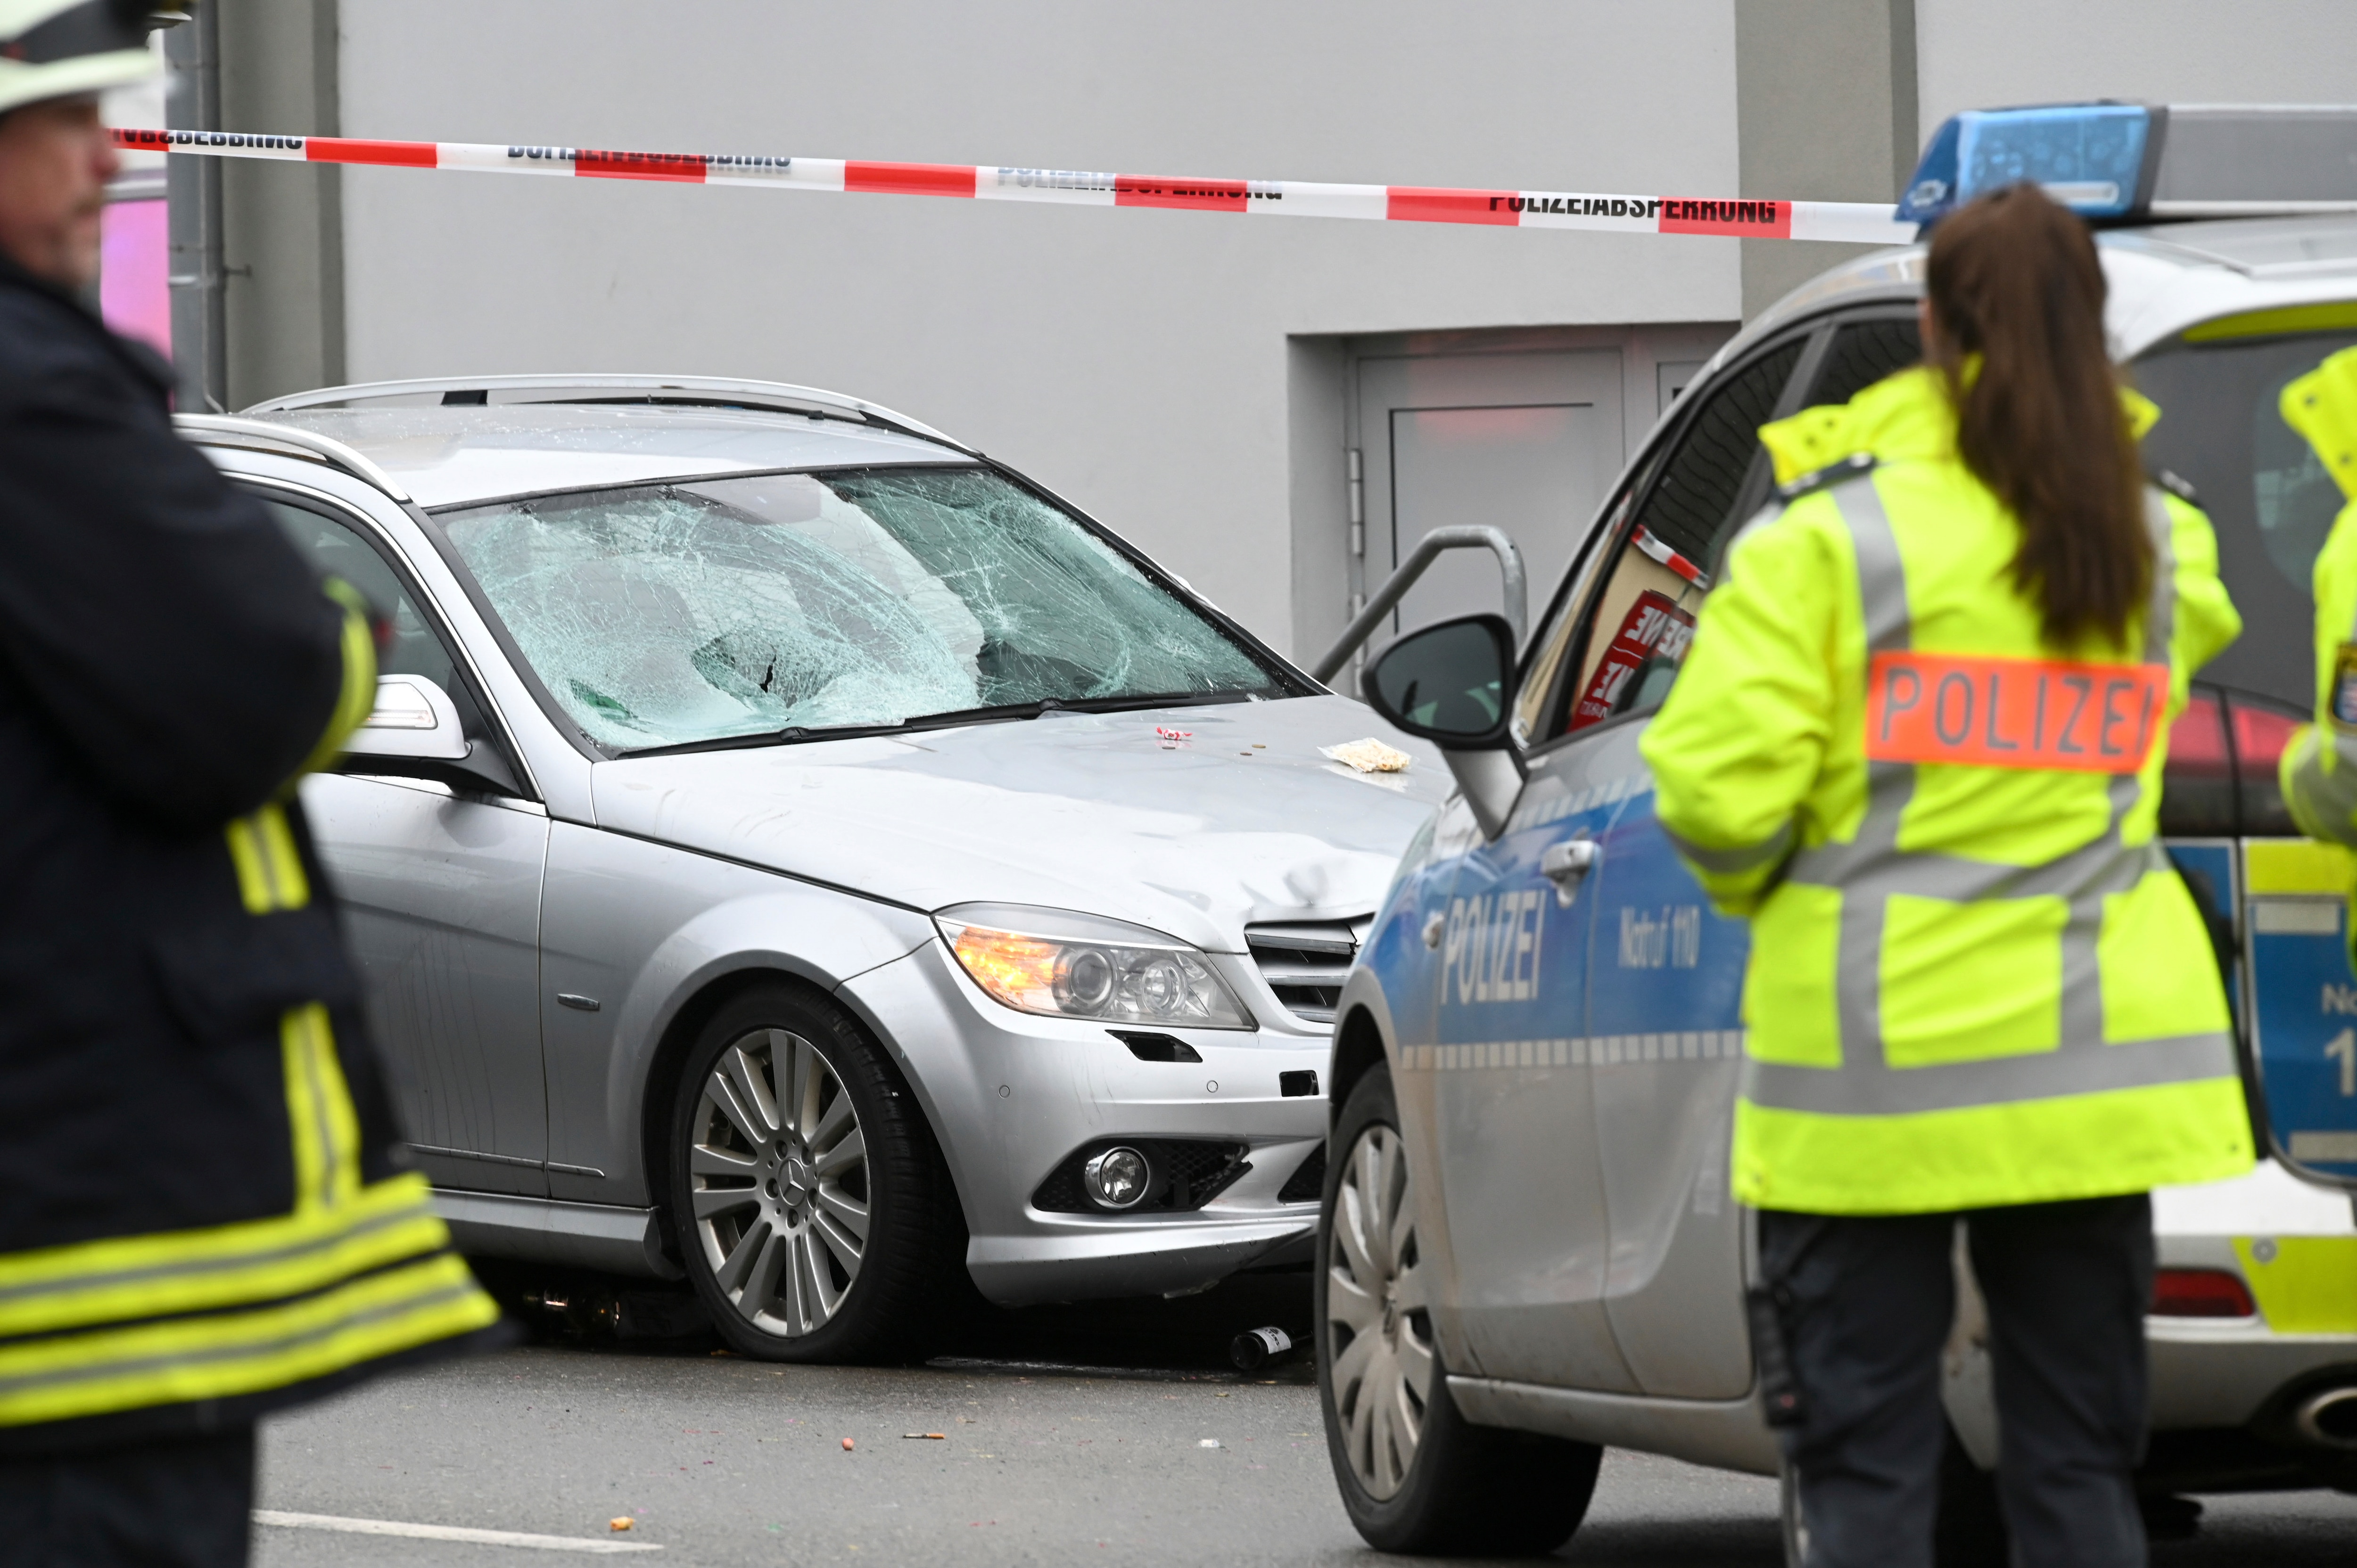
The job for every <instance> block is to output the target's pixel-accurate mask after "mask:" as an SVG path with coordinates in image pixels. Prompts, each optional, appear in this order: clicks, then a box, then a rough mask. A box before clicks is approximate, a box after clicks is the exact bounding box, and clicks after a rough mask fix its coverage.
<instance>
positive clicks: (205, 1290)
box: [0, 1172, 450, 1337]
mask: <svg viewBox="0 0 2357 1568" xmlns="http://www.w3.org/2000/svg"><path fill="white" fill-rule="evenodd" d="M427 1190H428V1189H427V1187H426V1185H425V1177H424V1176H420V1175H418V1174H416V1173H415V1172H409V1173H405V1174H404V1175H402V1176H395V1177H394V1178H393V1180H391V1181H388V1182H380V1183H378V1184H377V1185H376V1186H374V1187H370V1188H369V1189H368V1190H367V1191H365V1192H363V1193H362V1194H361V1196H360V1197H359V1198H357V1199H356V1200H355V1201H353V1202H351V1203H350V1204H346V1205H343V1206H340V1207H339V1208H334V1209H331V1210H322V1211H319V1213H318V1214H317V1215H316V1216H314V1217H312V1218H311V1219H307V1222H306V1223H304V1224H303V1225H301V1226H299V1227H298V1226H290V1225H289V1224H288V1223H287V1222H286V1221H285V1220H284V1219H277V1220H272V1221H269V1222H267V1223H266V1224H265V1225H263V1226H255V1227H223V1228H222V1229H221V1230H212V1231H199V1232H196V1233H194V1234H195V1235H197V1236H200V1237H203V1238H204V1239H205V1240H208V1241H210V1242H211V1243H212V1244H213V1246H214V1247H215V1248H217V1249H219V1250H218V1251H211V1252H210V1253H209V1254H208V1255H203V1256H199V1257H194V1258H188V1257H180V1258H174V1259H170V1260H166V1261H158V1260H156V1259H155V1258H154V1257H152V1256H130V1257H126V1256H124V1255H123V1254H124V1253H134V1252H143V1253H152V1252H153V1251H154V1249H153V1248H152V1247H151V1246H148V1245H146V1243H149V1242H152V1241H154V1240H164V1239H163V1238H147V1237H143V1238H139V1239H138V1241H137V1242H136V1243H134V1244H128V1245H126V1244H124V1243H121V1242H106V1243H91V1244H87V1245H85V1246H84V1247H78V1248H71V1249H60V1250H59V1251H71V1252H74V1253H77V1254H81V1255H79V1256H76V1257H74V1258H73V1259H71V1260H70V1262H73V1263H75V1264H78V1265H80V1266H79V1267H78V1268H77V1269H76V1270H75V1271H74V1272H72V1273H63V1274H56V1275H53V1276H52V1277H50V1278H48V1279H19V1278H17V1277H16V1276H17V1274H18V1272H19V1271H17V1270H16V1269H15V1268H14V1267H8V1268H5V1269H0V1337H15V1336H19V1335H26V1334H52V1333H57V1332H59V1331H61V1330H65V1329H79V1328H90V1327H94V1326H98V1325H100V1324H105V1323H121V1322H125V1321H128V1320H132V1319H136V1318H148V1317H162V1316H169V1315H171V1314H175V1313H185V1312H209V1311H211V1310H213V1309H215V1308H218V1307H223V1306H235V1305H239V1304H241V1303H245V1302H254V1301H273V1300H276V1299H278V1298H280V1297H282V1296H291V1295H300V1294H306V1293H307V1292H311V1291H317V1290H324V1289H326V1288H327V1287H328V1286H329V1285H331V1284H333V1283H336V1282H337V1281H338V1280H342V1279H349V1278H350V1277H351V1276H352V1275H354V1274H358V1273H366V1272H367V1271H369V1270H371V1269H378V1268H382V1267H384V1266H385V1265H386V1264H388V1263H393V1262H399V1261H400V1260H402V1259H403V1258H407V1257H414V1256H417V1255H419V1254H421V1253H426V1252H437V1251H441V1250H442V1249H444V1248H445V1247H447V1246H448V1245H449V1244H450V1232H449V1229H448V1228H447V1226H445V1225H444V1224H443V1223H442V1217H441V1216H440V1215H438V1214H436V1213H435V1212H434V1209H433V1207H432V1205H431V1203H430V1201H429V1200H428V1197H427ZM227 1230H241V1231H248V1232H253V1231H259V1232H262V1233H260V1234H252V1233H249V1234H241V1235H237V1236H234V1237H231V1236H226V1235H224V1234H223V1231H227ZM181 1239H182V1238H180V1237H174V1238H169V1240H181ZM224 1243H226V1245H224ZM93 1253H94V1254H95V1255H92V1254H93ZM51 1261H55V1260H54V1259H53V1260H51ZM10 1262H11V1263H13V1262H14V1260H10Z"/></svg>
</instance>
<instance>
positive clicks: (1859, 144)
mask: <svg viewBox="0 0 2357 1568" xmlns="http://www.w3.org/2000/svg"><path fill="white" fill-rule="evenodd" d="M1734 6H1735V81H1736V123H1737V135H1738V148H1739V153H1740V156H1741V174H1740V180H1741V184H1742V189H1741V191H1740V192H1739V193H1738V194H1740V195H1743V196H1751V197H1776V198H1783V199H1791V200H1795V201H1893V202H1895V201H1896V200H1897V199H1899V191H1900V187H1901V186H1902V185H1903V184H1904V183H1905V182H1906V179H1907V177H1908V176H1909V175H1910V174H1912V173H1913V172H1914V169H1915V156H1916V152H1917V150H1918V148H1917V142H1916V135H1917V133H1916V112H1915V103H1916V98H1915V81H1916V73H1915V0H1734ZM1739 243H1740V244H1741V245H1742V247H1743V316H1744V319H1746V320H1747V321H1748V320H1749V319H1750V318H1751V317H1754V316H1757V315H1759V314H1760V311H1761V310H1763V309H1765V308H1767V307H1768V306H1770V305H1773V304H1774V303H1775V302H1776V301H1777V300H1778V299H1780V298H1781V297H1782V296H1783V295H1785V294H1787V293H1788V292H1790V291H1791V290H1792V289H1793V288H1796V287H1798V286H1799V285H1801V284H1803V283H1805V282H1807V281H1808V280H1809V279H1810V278H1811V277H1813V276H1814V275H1815V274H1818V273H1821V272H1823V271H1824V269H1825V268H1827V267H1829V266H1832V265H1834V264H1835V263H1837V262H1839V261H1840V260H1842V258H1844V257H1845V256H1849V255H1855V254H1858V253H1860V252H1864V251H1866V250H1867V249H1870V247H1867V246H1863V245H1834V244H1825V243H1823V242H1795V241H1792V240H1744V241H1741V242H1739Z"/></svg>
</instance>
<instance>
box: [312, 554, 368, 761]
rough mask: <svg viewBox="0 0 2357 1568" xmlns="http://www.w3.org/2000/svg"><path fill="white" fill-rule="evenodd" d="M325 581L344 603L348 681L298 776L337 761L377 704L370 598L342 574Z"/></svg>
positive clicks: (330, 596) (343, 650)
mask: <svg viewBox="0 0 2357 1568" xmlns="http://www.w3.org/2000/svg"><path fill="white" fill-rule="evenodd" d="M322 586H323V587H324V588H325V589H326V590H327V594H328V597H329V598H331V599H333V600H335V601H336V603H338V604H339V605H341V606H343V607H344V629H343V638H342V645H343V646H342V652H343V660H344V682H343V685H342V687H341V688H340V689H339V691H338V692H337V693H336V708H335V711H334V712H333V713H331V714H328V727H327V728H326V729H324V730H322V731H320V733H319V740H318V744H317V745H316V746H313V747H312V748H311V755H310V756H308V757H305V758H304V759H303V766H302V767H301V768H299V769H297V770H296V777H298V778H299V777H301V775H303V774H305V773H317V772H318V771H319V770H320V769H321V768H325V767H327V766H328V763H330V762H332V761H334V760H335V756H336V753H338V752H339V751H341V750H343V748H344V742H346V741H347V740H350V738H351V734H352V731H354V730H356V729H358V728H360V727H361V722H362V721H364V720H365V719H366V718H367V717H368V716H369V713H370V711H371V709H373V708H374V707H375V706H376V639H375V637H374V636H373V635H371V632H370V631H369V623H368V601H367V600H366V599H363V598H362V597H361V596H360V594H359V593H358V592H357V591H355V590H354V589H353V588H352V587H351V585H349V584H347V583H345V582H343V581H342V580H341V579H339V578H336V577H330V578H328V580H327V582H326V583H325V584H323V585H322Z"/></svg>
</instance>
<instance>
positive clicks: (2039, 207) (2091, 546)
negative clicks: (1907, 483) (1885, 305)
mask: <svg viewBox="0 0 2357 1568" xmlns="http://www.w3.org/2000/svg"><path fill="white" fill-rule="evenodd" d="M1929 283H1930V289H1931V305H1932V325H1933V328H1934V329H1933V332H1932V340H1931V341H1930V342H1928V343H1926V344H1925V346H1924V347H1925V353H1926V357H1927V358H1929V359H1930V360H1932V364H1933V365H1934V366H1935V368H1937V369H1938V370H1939V371H1942V372H1943V374H1944V375H1945V377H1946V379H1947V383H1948V392H1949V395H1950V397H1951V398H1952V399H1953V401H1954V403H1955V405H1956V413H1957V424H1956V449H1957V453H1958V455H1959V456H1962V457H1963V458H1964V467H1967V468H1969V469H1970V470H1972V473H1973V475H1974V477H1975V478H1978V479H1979V480H1980V481H1981V483H1983V484H1985V485H1986V486H1987V487H1988V488H1989V489H1991V490H1993V491H1995V492H1996V496H1997V499H2000V500H2002V501H2003V502H2004V503H2005V504H2006V507H2007V510H2010V511H2012V513H2013V514H2014V516H2015V517H2016V518H2018V520H2019V521H2020V523H2021V548H2020V549H2019V550H2018V551H2017V552H2016V553H2015V554H2014V557H2013V565H2012V571H2011V575H2012V578H2013V584H2014V586H2015V587H2016V588H2018V590H2019V591H2020V592H2021V593H2022V594H2023V595H2024V596H2027V597H2028V598H2029V599H2030V600H2031V601H2032V602H2033V603H2035V604H2036V605H2037V606H2038V608H2039V614H2040V622H2041V624H2042V627H2043V629H2044V631H2045V635H2046V640H2047V641H2048V643H2049V644H2050V645H2051V646H2053V647H2054V648H2056V649H2058V650H2062V649H2068V648H2070V647H2072V645H2074V644H2076V643H2078V642H2080V641H2081V640H2082V639H2084V638H2086V637H2087V636H2088V635H2089V634H2091V633H2100V634H2102V636H2103V637H2104V639H2105V640H2107V641H2110V642H2113V643H2119V642H2124V641H2126V638H2127V631H2128V626H2129V623H2130V622H2131V621H2132V620H2133V619H2134V618H2135V616H2136V612H2137V610H2138V609H2139V608H2140V607H2142V606H2143V604H2144V602H2145V596H2146V595H2147V593H2148V592H2149V591H2150V589H2151V585H2152V573H2153V549H2152V541H2151V539H2150V538H2149V536H2148V535H2147V532H2146V531H2145V523H2144V497H2143V489H2144V487H2143V478H2142V475H2141V472H2140V470H2139V467H2138V464H2137V461H2136V441H2135V438H2134V437H2133V436H2132V435H2130V434H2129V431H2128V426H2127V420H2126V414H2125V413H2124V412H2123V411H2122V409H2121V407H2120V398H2119V391H2118V382H2117V381H2116V380H2115V376H2114V373H2113V370H2112V362H2111V355H2110V354H2109V352H2108V351H2107V350H2106V349H2105V347H2104V271H2103V268H2102V266H2101V265H2100V264H2098V263H2097V262H2096V260H2095V244H2094V240H2093V236H2092V235H2090V234H2089V233H2088V231H2087V226H2086V225H2085V224H2084V223H2083V222H2081V221H2080V220H2078V218H2076V217H2075V216H2073V215H2072V213H2070V212H2069V211H2067V210H2065V209H2063V208H2061V207H2059V206H2057V205H2056V204H2055V203H2054V202H2053V201H2051V200H2050V199H2048V198H2047V197H2046V195H2045V193H2044V192H2042V191H2040V189H2039V188H2037V187H2036V186H2032V185H2015V186H2008V187H2007V188H2005V189H2003V190H1999V191H1996V192H1995V193H1994V194H1992V195H1989V196H1985V197H1983V198H1981V199H1979V200H1977V201H1974V202H1971V203H1969V204H1968V205H1966V206H1964V207H1962V208H1959V209H1957V210H1956V211H1955V212H1953V213H1952V214H1950V215H1949V216H1948V217H1947V218H1946V219H1944V220H1942V221H1941V223H1940V226H1939V227H1938V228H1937V229H1935V230H1933V231H1932V258H1931V264H1930V271H1929ZM1969 355H1978V356H1979V358H1980V367H1979V371H1978V373H1977V374H1976V375H1975V376H1973V377H1972V378H1971V380H1970V382H1969V384H1967V382H1966V378H1965V373H1964V360H1965V357H1966V356H1969Z"/></svg>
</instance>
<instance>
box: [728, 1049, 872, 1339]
mask: <svg viewBox="0 0 2357 1568" xmlns="http://www.w3.org/2000/svg"><path fill="white" fill-rule="evenodd" d="M689 1140H690V1142H689V1148H688V1159H687V1170H688V1186H689V1193H688V1197H689V1204H690V1212H691V1214H692V1216H693V1219H694V1227H695V1240H696V1244H697V1245H698V1246H699V1247H700V1248H701V1249H702V1251H703V1253H704V1261H705V1264H706V1265H707V1266H708V1267H709V1268H710V1269H711V1271H712V1277H713V1281H714V1283H716V1284H717V1285H718V1286H719V1288H720V1293H721V1294H722V1295H724V1296H726V1298H727V1300H728V1302H729V1304H730V1305H733V1306H735V1307H736V1309H737V1312H738V1313H739V1314H740V1315H741V1316H743V1317H744V1318H745V1319H746V1321H747V1322H748V1323H750V1324H751V1325H752V1326H755V1327H756V1328H759V1329H760V1330H761V1331H763V1332H764V1333H768V1334H776V1335H782V1336H785V1337H790V1338H792V1337H801V1336H802V1335H805V1334H809V1333H812V1332H813V1331H814V1330H816V1329H818V1328H821V1327H823V1326H825V1325H826V1324H827V1322H828V1321H829V1320H830V1319H832V1318H833V1317H834V1315H835V1314H836V1313H837V1312H838V1311H840V1310H841V1309H842V1306H843V1301H844V1297H845V1296H846V1295H848V1294H850V1291H851V1286H852V1283H853V1282H854V1281H856V1279H858V1277H859V1264H860V1260H861V1258H862V1257H863V1256H864V1255H865V1254H866V1250H867V1230H868V1219H869V1212H868V1206H869V1187H868V1165H867V1144H866V1138H865V1136H864V1135H863V1133H862V1132H861V1129H860V1125H859V1116H858V1112H856V1111H855V1110H854V1109H853V1108H852V1103H851V1096H850V1095H849V1093H847V1092H846V1091H845V1088H844V1084H843V1080H842V1079H841V1078H840V1077H838V1076H837V1075H836V1073H835V1070H834V1068H833V1067H832V1066H831V1065H830V1064H829V1063H828V1061H827V1059H826V1058H825V1057H823V1056H822V1055H821V1054H820V1053H819V1051H818V1049H817V1047H814V1046H813V1045H812V1044H811V1043H810V1042H809V1041H808V1040H806V1039H804V1038H802V1036H800V1035H796V1034H792V1033H790V1032H788V1031H786V1030H784V1029H756V1030H754V1031H752V1032H751V1033H750V1034H748V1035H746V1036H742V1037H741V1038H739V1039H737V1040H736V1041H734V1042H733V1043H731V1044H730V1045H729V1046H727V1047H726V1048H725V1049H723V1050H722V1051H721V1053H720V1055H719V1057H718V1058H717V1059H716V1060H715V1061H714V1062H713V1064H712V1070H711V1072H710V1074H709V1075H708V1076H707V1077H706V1078H705V1084H704V1090H703V1092H702V1095H701V1096H700V1098H699V1099H698V1100H697V1101H696V1107H695V1116H694V1121H693V1122H691V1123H690V1127H689Z"/></svg>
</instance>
